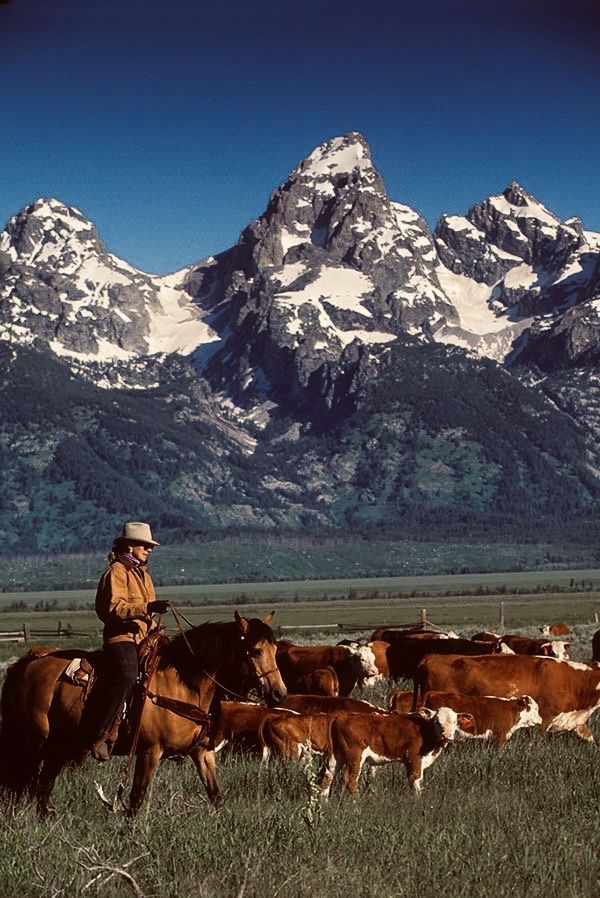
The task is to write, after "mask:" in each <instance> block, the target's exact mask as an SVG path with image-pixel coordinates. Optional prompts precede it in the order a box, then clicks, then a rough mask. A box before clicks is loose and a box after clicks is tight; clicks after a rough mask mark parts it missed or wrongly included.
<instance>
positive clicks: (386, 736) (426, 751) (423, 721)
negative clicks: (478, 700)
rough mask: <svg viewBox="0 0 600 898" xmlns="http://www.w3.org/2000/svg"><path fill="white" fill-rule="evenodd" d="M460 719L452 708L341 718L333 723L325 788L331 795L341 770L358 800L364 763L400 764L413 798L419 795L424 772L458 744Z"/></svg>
mask: <svg viewBox="0 0 600 898" xmlns="http://www.w3.org/2000/svg"><path fill="white" fill-rule="evenodd" d="M457 725H458V719H457V715H456V712H455V711H453V710H452V709H451V708H440V709H439V710H438V711H430V710H429V709H428V708H420V709H419V710H418V711H417V712H415V713H414V714H354V713H349V714H338V715H336V716H335V717H334V718H333V720H332V722H331V751H330V754H329V756H328V758H327V763H326V766H325V767H324V769H323V771H322V775H321V782H320V785H321V789H322V791H323V794H324V795H328V794H329V790H330V788H331V783H332V781H333V778H334V776H335V774H336V770H339V772H340V773H341V776H342V778H343V781H344V783H345V785H346V788H347V789H348V791H349V792H350V794H351V795H352V796H353V797H354V798H356V797H357V795H358V778H359V776H360V772H361V770H362V766H363V764H364V763H365V761H368V762H369V764H371V765H379V764H386V763H388V762H390V761H401V762H402V763H403V764H404V766H405V768H406V773H407V776H408V781H409V784H410V786H411V788H412V789H413V791H414V792H415V793H417V794H418V793H419V792H420V791H421V783H422V780H423V771H424V770H425V769H426V768H427V767H429V766H430V765H431V764H433V762H434V761H435V759H436V758H437V757H438V756H439V755H440V753H441V752H442V750H443V749H444V748H445V746H446V745H447V744H448V742H452V740H453V739H454V736H455V733H456V728H457Z"/></svg>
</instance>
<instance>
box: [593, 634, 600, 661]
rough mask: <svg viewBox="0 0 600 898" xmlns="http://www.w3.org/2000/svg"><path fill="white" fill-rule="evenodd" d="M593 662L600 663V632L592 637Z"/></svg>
mask: <svg viewBox="0 0 600 898" xmlns="http://www.w3.org/2000/svg"><path fill="white" fill-rule="evenodd" d="M592 661H600V630H596V632H595V633H594V635H593V636H592Z"/></svg>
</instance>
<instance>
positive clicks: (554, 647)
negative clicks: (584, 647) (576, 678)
mask: <svg viewBox="0 0 600 898" xmlns="http://www.w3.org/2000/svg"><path fill="white" fill-rule="evenodd" d="M500 644H501V645H507V646H508V647H509V649H511V650H512V651H513V652H514V653H515V654H516V655H543V656H545V657H547V658H558V659H559V660H560V661H568V660H569V652H568V649H569V647H570V645H571V643H570V642H563V641H562V640H559V639H550V640H547V639H546V640H544V639H531V638H530V637H529V636H516V635H513V634H512V633H507V634H506V635H505V636H501V637H500Z"/></svg>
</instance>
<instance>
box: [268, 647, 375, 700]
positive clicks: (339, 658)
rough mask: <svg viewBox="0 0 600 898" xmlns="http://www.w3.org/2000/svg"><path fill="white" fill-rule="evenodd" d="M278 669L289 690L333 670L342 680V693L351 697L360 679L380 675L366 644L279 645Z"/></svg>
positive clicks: (340, 681)
mask: <svg viewBox="0 0 600 898" xmlns="http://www.w3.org/2000/svg"><path fill="white" fill-rule="evenodd" d="M276 657H277V666H278V668H279V671H280V673H281V676H282V678H283V681H284V683H285V684H286V686H287V687H288V688H289V686H293V684H294V683H295V682H296V681H297V680H299V679H300V677H304V676H306V675H307V674H310V673H312V672H313V671H315V670H318V669H320V668H323V667H333V669H334V670H335V672H336V674H337V676H338V680H339V684H340V687H339V694H340V695H350V693H351V692H352V690H353V689H354V687H355V685H356V683H357V681H358V680H363V679H364V678H365V677H373V676H377V673H378V670H377V668H376V667H375V664H374V661H373V655H372V652H371V651H370V650H369V649H368V648H367V647H366V646H363V645H358V644H354V645H290V644H289V643H278V644H277V656H276Z"/></svg>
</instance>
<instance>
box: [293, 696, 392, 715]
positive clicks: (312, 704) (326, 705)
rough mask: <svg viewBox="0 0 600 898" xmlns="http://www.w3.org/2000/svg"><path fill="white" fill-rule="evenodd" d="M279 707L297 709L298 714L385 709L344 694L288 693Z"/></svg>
mask: <svg viewBox="0 0 600 898" xmlns="http://www.w3.org/2000/svg"><path fill="white" fill-rule="evenodd" d="M279 707H280V708H282V709H284V710H285V709H288V710H291V711H296V713H297V714H334V713H335V712H337V711H360V712H362V713H363V714H372V713H373V712H374V711H379V712H382V711H383V708H378V707H377V706H376V705H372V704H371V703H370V702H363V701H362V700H361V699H358V698H349V697H347V696H342V695H340V696H329V695H287V696H286V697H285V699H284V700H283V702H282V703H281V705H280V706H279Z"/></svg>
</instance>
